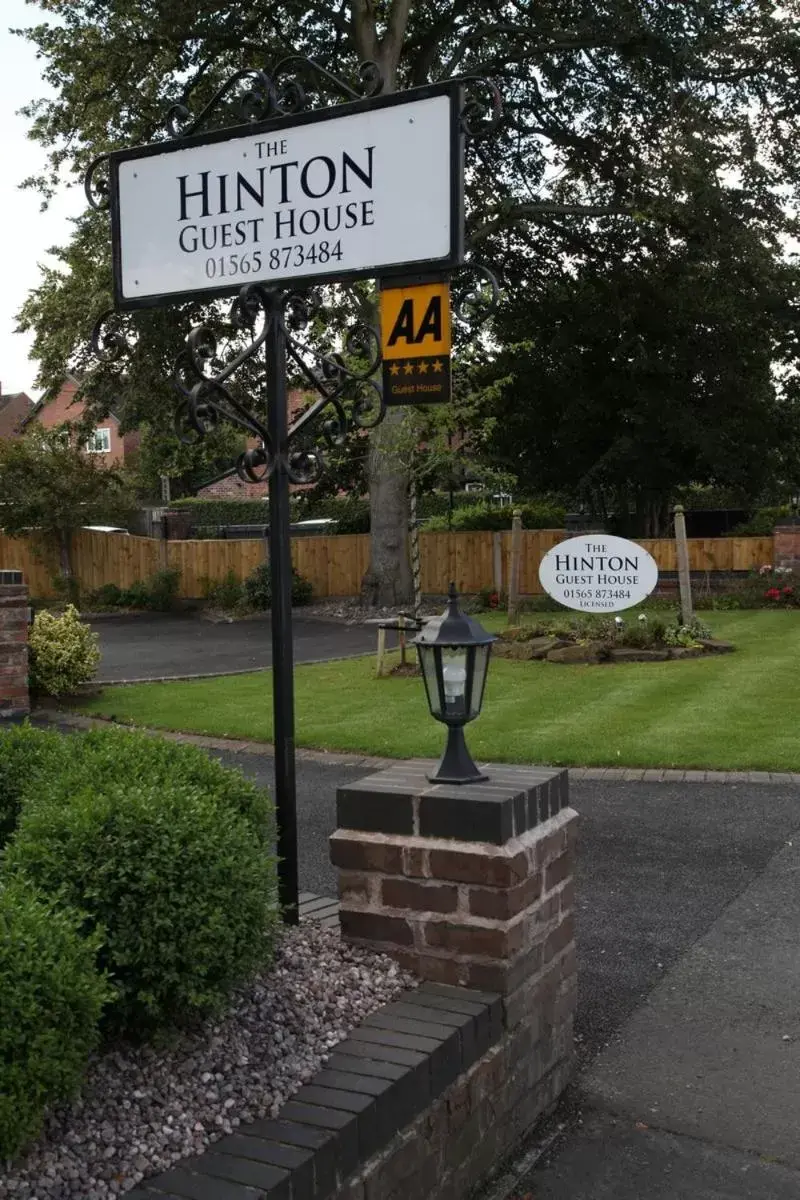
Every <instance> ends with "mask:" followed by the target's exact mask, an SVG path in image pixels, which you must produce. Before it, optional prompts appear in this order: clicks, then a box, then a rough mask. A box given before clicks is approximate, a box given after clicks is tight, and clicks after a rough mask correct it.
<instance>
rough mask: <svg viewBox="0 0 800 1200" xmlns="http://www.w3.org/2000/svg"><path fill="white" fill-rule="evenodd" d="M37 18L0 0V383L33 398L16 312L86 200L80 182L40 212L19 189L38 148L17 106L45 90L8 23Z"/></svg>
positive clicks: (10, 0) (39, 156)
mask: <svg viewBox="0 0 800 1200" xmlns="http://www.w3.org/2000/svg"><path fill="white" fill-rule="evenodd" d="M41 19H42V13H41V10H40V9H38V8H34V7H32V6H30V5H27V4H25V2H24V0H0V147H2V153H3V170H2V172H0V279H2V283H1V284H0V387H2V390H3V392H27V393H28V395H29V396H31V397H33V398H34V399H37V398H38V396H39V395H40V391H39V390H37V389H35V388H34V386H33V381H34V379H35V377H36V371H37V364H36V362H35V361H34V360H33V359H31V358H30V357H29V355H30V350H31V343H32V338H30V337H29V336H28V335H27V334H19V333H15V332H14V330H15V326H16V323H17V322H16V314H17V313H18V312H19V309H20V307H21V306H22V304H23V302H24V300H25V298H26V296H27V295H28V292H29V291H30V290H31V289H32V288H35V287H36V286H37V284H38V283H39V281H40V278H41V276H40V273H39V263H41V262H46V261H52V260H49V259H48V255H47V250H48V249H49V248H50V247H51V246H54V245H61V244H63V243H64V242H66V241H68V239H69V236H70V230H71V227H70V224H69V218H70V216H75V215H77V213H79V212H81V211H82V210H83V208H84V207H85V204H86V201H85V199H84V196H83V192H82V190H81V189H80V188H75V187H72V188H69V189H67V188H63V189H62V191H61V192H60V193H59V194H58V195H57V196H56V197H55V198H54V199H53V201H52V202H51V205H50V208H49V210H48V211H47V212H44V213H43V212H40V211H39V210H40V205H41V199H40V197H39V195H38V194H37V193H35V192H31V191H21V190H20V188H19V183H20V182H21V181H22V180H23V179H25V177H26V176H28V175H32V174H34V173H37V172H39V171H40V170H41V169H42V167H43V166H44V163H45V153H44V150H43V149H42V147H40V146H39V145H38V144H37V143H36V142H31V141H29V139H28V137H27V125H28V123H27V121H26V120H25V118H24V117H20V116H18V115H17V110H18V109H20V108H21V107H22V106H23V104H27V103H28V101H30V100H33V99H37V98H38V97H39V96H43V95H46V94H47V92H48V89H47V87H46V85H45V84H44V82H43V81H42V78H41V73H40V71H41V65H40V64H39V63H38V62H37V61H36V55H35V52H34V49H33V47H32V46H30V45H28V43H27V42H25V41H23V39H22V38H19V37H13V36H12V35H11V34H10V33H9V32H8V30H9V27H18V28H20V27H24V26H26V25H32V24H35V23H36V22H37V21H40V20H41Z"/></svg>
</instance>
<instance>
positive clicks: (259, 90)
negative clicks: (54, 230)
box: [87, 54, 384, 194]
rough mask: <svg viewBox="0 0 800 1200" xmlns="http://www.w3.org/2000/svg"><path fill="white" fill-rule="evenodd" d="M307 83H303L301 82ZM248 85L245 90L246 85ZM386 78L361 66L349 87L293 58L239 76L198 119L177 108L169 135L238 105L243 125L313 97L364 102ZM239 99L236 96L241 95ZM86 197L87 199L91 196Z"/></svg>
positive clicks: (300, 107) (287, 112)
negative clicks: (328, 95)
mask: <svg viewBox="0 0 800 1200" xmlns="http://www.w3.org/2000/svg"><path fill="white" fill-rule="evenodd" d="M304 78H305V79H306V80H307V82H305V83H304V82H303V79H304ZM243 84H246V86H245V87H244V89H243V90H240V89H241V88H242V85H243ZM383 85H384V80H383V74H382V72H381V69H380V67H379V66H378V64H377V63H375V62H372V61H367V62H363V63H362V64H361V65H360V67H359V70H358V83H357V85H356V86H353V85H351V84H350V83H348V82H347V81H346V80H344V79H341V78H340V77H339V76H338V75H334V74H333V72H332V71H329V70H328V69H327V68H326V67H323V66H322V65H321V64H320V63H318V62H315V61H314V59H312V58H306V57H304V56H303V55H299V54H293V55H290V56H289V57H287V58H284V59H282V60H281V61H280V62H279V63H277V65H276V66H275V68H274V69H273V70H272V71H271V72H267V71H262V70H259V69H257V68H252V69H248V70H243V71H237V72H236V74H235V75H232V76H231V78H230V79H229V80H228V81H227V82H226V83H225V84H223V86H222V87H221V88H219V90H218V91H217V92H215V94H214V95H213V96H212V97H211V99H210V100H209V101H208V103H207V104H206V106H205V107H204V108H203V109H202V111H201V112H200V113H198V115H197V116H196V117H193V116H192V113H191V110H190V109H189V108H188V107H187V106H186V105H185V104H183V103H177V104H173V105H172V107H171V108H170V109H169V111H168V113H167V120H166V125H167V131H168V133H169V135H170V137H172V138H184V137H188V136H189V135H190V134H193V133H197V132H199V131H200V130H201V129H203V128H205V127H206V126H207V125H208V124H209V123H210V122H211V121H212V120H213V119H214V117H215V115H216V114H217V113H218V112H219V111H220V109H222V108H224V107H225V105H226V103H227V102H229V101H230V100H231V98H232V97H235V99H234V110H235V112H236V115H237V116H238V118H239V120H240V121H241V122H242V123H243V124H249V123H251V122H254V121H264V120H267V119H268V118H269V117H285V116H291V115H294V114H296V113H300V112H305V111H306V109H307V108H308V107H309V92H310V91H319V92H322V91H327V92H332V93H333V94H335V95H336V96H337V97H338V98H339V100H363V99H365V98H366V97H369V96H377V95H379V93H380V92H381V91H382V90H383ZM237 93H238V94H237ZM87 194H88V193H87Z"/></svg>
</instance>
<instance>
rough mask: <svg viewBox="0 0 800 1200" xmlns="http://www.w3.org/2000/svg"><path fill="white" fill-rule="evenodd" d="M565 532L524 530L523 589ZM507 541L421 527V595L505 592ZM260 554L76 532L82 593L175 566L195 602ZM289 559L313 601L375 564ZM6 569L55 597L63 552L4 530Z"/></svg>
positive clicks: (346, 538) (316, 541) (313, 555)
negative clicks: (210, 583)
mask: <svg viewBox="0 0 800 1200" xmlns="http://www.w3.org/2000/svg"><path fill="white" fill-rule="evenodd" d="M566 536H567V535H566V533H564V531H563V530H560V529H534V530H526V531H524V532H523V535H522V562H521V570H520V590H521V592H522V593H523V594H524V595H535V594H538V593H541V591H542V589H541V586H540V584H539V575H538V572H539V563H540V562H541V560H542V558H543V556H544V555H545V554H546V553H547V551H548V550H550V549H551V548H552V547H553V546H555V545H557V544H558V543H559V542H561V541H563V540H564V538H565V537H566ZM510 544H511V534H510V533H485V532H480V533H423V534H422V535H421V536H420V557H421V563H422V590H423V592H425V593H428V594H433V595H443V594H444V593H445V592H446V591H447V586H448V583H449V582H450V580H451V579H452V580H455V583H456V586H457V588H458V589H459V591H461V592H478V591H480V590H481V589H482V588H490V587H494V588H497V590H498V591H499V590H502V588H503V587H505V585H506V584H507V581H508V555H509V550H510ZM640 545H642V546H644V547H645V548H646V549H647V550H649V551H650V553H651V554H652V555H653V557H654V558H655V560H656V562H657V563H658V565H659V567H660V569H661V570H662V571H675V570H677V562H676V556H675V543H674V542H673V541H671V540H670V539H667V538H662V539H659V540H655V541H652V540H651V541H642V542H641V543H640ZM772 550H773V544H772V538H690V539H689V555H690V562H691V567H692V570H693V571H709V572H713V571H748V570H750V568H752V567H758V566H761V565H762V564H763V563H768V562H771V561H772ZM264 553H265V548H264V543H263V542H261V541H258V540H248V541H185V542H160V541H157V540H154V539H152V538H142V537H126V536H124V535H121V534H113V533H112V534H105V533H92V532H89V531H88V530H84V531H82V532H81V533H79V534H77V535H76V537H75V539H74V547H73V569H74V571H75V574H76V576H77V578H78V580H79V583H80V589H81V592H82V593H83V594H89V593H91V592H93V591H95V590H96V589H97V588H99V587H100V586H101V585H102V584H104V583H116V584H117V585H118V586H119V587H123V588H124V587H130V585H131V584H132V583H134V582H136V580H139V579H147V578H148V576H150V575H152V574H153V573H154V572H155V571H158V570H159V569H160V568H162V567H175V568H177V569H178V570H179V571H180V573H181V588H180V595H181V596H182V597H183V598H185V599H192V598H197V597H200V596H202V595H203V591H204V581H206V580H221V579H223V578H224V577H225V575H226V574H227V573H228V571H233V572H234V574H235V575H236V576H237V577H238V578H239V579H244V578H245V577H246V576H247V575H249V574H250V572H251V571H252V570H253V568H254V567H256V566H257V565H258V564H259V563H260V562H263V561H264ZM292 560H293V562H294V565H295V567H296V568H297V570H298V571H299V572H300V574H301V575H304V576H305V577H306V579H309V580H310V581H311V584H312V586H313V588H314V595H315V596H316V597H317V598H319V599H323V598H324V597H326V596H356V595H358V592H359V589H360V586H361V580H362V579H363V577H364V574H365V572H366V570H367V565H368V562H369V535H368V534H352V535H350V534H345V535H341V536H335V537H304V538H295V539H293V541H292ZM0 569H3V570H10V569H15V570H20V571H22V572H23V575H24V577H25V581H26V582H27V584H28V586H29V587H30V590H31V594H32V595H33V596H35V597H39V598H41V599H46V598H49V597H52V596H55V595H56V594H57V593H56V589H55V587H54V584H53V581H54V579H55V577H56V576H57V574H58V567H57V558H56V556H55V555H54V554H53V552H52V550H48V549H46V548H44V547H43V546H42V545H41V543H40V542H37V540H36V539H33V538H9V537H5V536H4V535H2V534H0Z"/></svg>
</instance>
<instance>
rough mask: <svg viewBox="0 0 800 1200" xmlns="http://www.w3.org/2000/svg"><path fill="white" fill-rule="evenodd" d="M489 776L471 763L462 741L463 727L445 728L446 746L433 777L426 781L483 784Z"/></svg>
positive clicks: (464, 743) (464, 742)
mask: <svg viewBox="0 0 800 1200" xmlns="http://www.w3.org/2000/svg"><path fill="white" fill-rule="evenodd" d="M488 778H489V776H488V775H487V774H485V772H483V771H481V770H480V768H479V767H477V766H476V765H475V763H474V762H473V761H472V756H471V755H470V752H469V750H468V749H467V743H466V741H465V740H464V726H463V725H449V726H448V728H447V745H446V746H445V750H444V754H443V755H442V761H441V762H440V763H439V766H438V767H437V768H436V771H435V773H434V774H433V775H429V776H428V779H429V780H430V782H431V783H458V784H461V783H483V782H485V780H487V779H488Z"/></svg>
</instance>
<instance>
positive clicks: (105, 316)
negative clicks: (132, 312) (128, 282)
mask: <svg viewBox="0 0 800 1200" xmlns="http://www.w3.org/2000/svg"><path fill="white" fill-rule="evenodd" d="M121 320H122V318H121V317H120V314H119V313H118V312H117V311H116V310H115V309H113V308H108V309H106V311H105V312H104V313H101V314H100V316H99V317H98V318H97V320H96V321H95V324H94V328H93V330H92V332H91V336H90V338H89V345H90V347H91V351H92V354H93V355H94V356H95V358H97V359H99V361H100V362H103V363H113V362H117V361H118V360H119V359H120V358H122V356H123V355H125V354H130V352H131V350H132V349H133V346H132V344H131V342H130V341H129V339H128V337H127V335H126V333H125V330H124V328H123V326H122V324H121Z"/></svg>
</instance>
